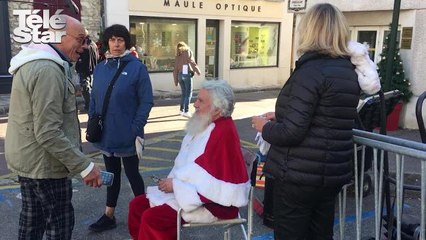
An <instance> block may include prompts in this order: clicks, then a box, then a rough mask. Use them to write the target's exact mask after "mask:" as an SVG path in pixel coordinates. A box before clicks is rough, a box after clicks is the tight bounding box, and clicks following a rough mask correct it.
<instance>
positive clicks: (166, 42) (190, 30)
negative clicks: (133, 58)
mask: <svg viewBox="0 0 426 240" xmlns="http://www.w3.org/2000/svg"><path fill="white" fill-rule="evenodd" d="M196 29H197V22H196V20H189V19H170V18H167V19H166V18H147V17H137V16H131V17H130V34H131V41H132V45H134V46H135V48H136V51H137V52H138V55H139V58H140V60H141V61H142V62H144V63H145V65H146V66H147V68H148V71H150V72H168V71H173V68H174V60H175V55H176V45H177V43H178V42H181V41H183V42H185V43H186V44H188V46H189V47H190V48H191V49H192V50H193V52H194V53H195V52H196V51H195V47H196V41H195V39H196Z"/></svg>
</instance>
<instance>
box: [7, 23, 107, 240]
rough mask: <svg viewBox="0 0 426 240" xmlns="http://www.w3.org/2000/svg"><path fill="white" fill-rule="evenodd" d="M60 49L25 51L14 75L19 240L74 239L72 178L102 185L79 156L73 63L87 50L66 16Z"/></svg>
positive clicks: (12, 137)
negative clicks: (76, 176) (18, 185)
mask: <svg viewBox="0 0 426 240" xmlns="http://www.w3.org/2000/svg"><path fill="white" fill-rule="evenodd" d="M63 20H64V21H65V28H64V29H61V30H60V31H62V34H64V32H65V34H64V35H63V36H62V38H61V42H60V43H55V44H34V43H31V44H30V45H29V46H27V47H25V46H23V47H22V50H21V51H20V52H19V53H18V54H17V55H16V56H15V57H13V58H12V60H11V63H10V65H11V66H10V68H9V72H10V73H11V74H13V83H12V92H11V97H10V109H9V120H8V126H7V132H6V140H5V154H6V161H7V165H8V168H9V169H10V170H11V171H12V172H14V173H16V174H17V175H18V180H19V183H20V185H21V194H22V210H21V213H20V219H19V238H18V239H42V238H43V235H44V234H46V238H47V239H71V234H72V229H73V227H74V209H73V206H72V204H71V197H72V186H71V179H70V177H71V176H73V175H75V174H80V175H81V177H82V178H83V180H84V183H85V184H86V185H88V186H92V187H99V186H100V185H101V184H102V180H101V178H100V173H99V168H98V167H97V166H96V165H95V164H94V163H93V162H92V161H91V159H90V158H88V157H87V156H85V155H84V154H83V153H82V152H81V151H80V145H81V140H80V139H81V138H80V127H79V121H78V118H77V108H76V98H75V89H74V85H73V83H72V81H71V79H72V76H71V71H70V67H71V66H72V63H71V62H75V61H77V60H78V58H79V57H80V54H81V53H82V52H83V50H84V48H86V47H87V45H86V34H85V31H84V28H83V26H82V25H81V23H80V22H79V21H77V20H76V19H74V18H71V17H68V16H64V17H63Z"/></svg>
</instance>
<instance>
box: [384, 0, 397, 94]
mask: <svg viewBox="0 0 426 240" xmlns="http://www.w3.org/2000/svg"><path fill="white" fill-rule="evenodd" d="M400 8H401V0H395V1H394V5H393V15H392V25H391V32H390V36H389V37H390V39H389V52H388V55H387V56H386V58H387V59H388V61H387V64H386V78H385V86H384V88H385V89H384V91H385V92H386V91H389V90H393V89H390V85H391V78H392V72H391V71H392V65H393V57H394V55H395V48H396V33H397V31H398V20H399V11H400Z"/></svg>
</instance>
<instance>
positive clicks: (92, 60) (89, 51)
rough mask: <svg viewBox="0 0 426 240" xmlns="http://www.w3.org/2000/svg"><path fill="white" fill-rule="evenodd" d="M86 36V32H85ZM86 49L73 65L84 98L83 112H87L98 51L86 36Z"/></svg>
mask: <svg viewBox="0 0 426 240" xmlns="http://www.w3.org/2000/svg"><path fill="white" fill-rule="evenodd" d="M86 34H88V31H87V30H86ZM86 41H87V48H85V49H84V51H83V52H82V53H81V55H80V58H79V59H78V61H77V62H76V64H75V70H76V72H77V73H78V76H79V80H80V87H81V95H82V96H83V98H84V111H85V112H88V111H89V103H90V88H91V85H92V74H93V70H95V66H96V64H98V59H99V51H98V46H97V45H96V43H95V42H93V41H92V40H91V39H90V37H89V35H87V39H86Z"/></svg>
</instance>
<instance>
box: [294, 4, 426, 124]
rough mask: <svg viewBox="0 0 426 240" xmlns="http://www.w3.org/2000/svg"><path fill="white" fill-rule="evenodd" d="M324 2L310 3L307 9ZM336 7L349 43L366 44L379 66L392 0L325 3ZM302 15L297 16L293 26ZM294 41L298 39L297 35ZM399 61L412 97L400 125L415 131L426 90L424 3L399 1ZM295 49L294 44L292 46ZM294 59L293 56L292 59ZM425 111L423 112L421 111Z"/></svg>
mask: <svg viewBox="0 0 426 240" xmlns="http://www.w3.org/2000/svg"><path fill="white" fill-rule="evenodd" d="M320 2H324V1H320V0H309V1H307V8H309V7H310V6H312V5H314V4H316V3H320ZM326 2H328V3H331V4H333V5H335V6H337V7H338V8H339V9H340V10H341V11H342V12H343V14H344V15H345V16H346V18H347V20H348V23H349V25H350V31H351V33H350V34H351V40H354V41H358V42H361V43H367V44H368V45H369V52H370V58H371V59H372V60H373V61H374V62H375V63H378V62H379V61H380V53H382V48H383V42H384V40H385V38H386V36H387V34H388V33H389V31H390V24H391V22H392V14H393V7H394V1H391V0H379V1H370V0H358V1H356V2H354V1H351V0H327V1H326ZM302 14H303V13H300V14H296V16H295V19H296V20H295V22H296V24H297V23H298V22H299V21H300V18H301V16H302ZM296 38H297V36H296ZM397 40H398V42H399V45H398V47H399V48H400V54H401V58H402V60H403V66H404V71H405V76H406V78H407V79H408V80H409V81H410V83H411V91H412V92H413V94H414V96H413V97H412V98H411V100H410V101H409V102H408V103H406V104H404V105H403V110H402V113H401V116H400V121H399V126H401V127H403V128H410V129H418V125H417V120H416V116H415V107H416V101H417V98H418V96H419V95H420V94H422V93H423V92H424V91H426V79H425V76H426V68H425V67H424V66H425V65H426V54H425V53H426V45H425V44H424V41H425V40H426V1H418V0H402V1H401V9H400V14H399V24H398V34H397ZM293 46H294V48H295V47H296V43H295V42H294V43H293ZM296 58H297V56H295V55H293V60H292V62H294V59H296ZM424 110H425V111H426V109H424Z"/></svg>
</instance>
